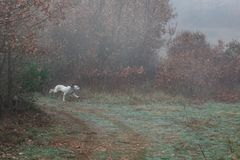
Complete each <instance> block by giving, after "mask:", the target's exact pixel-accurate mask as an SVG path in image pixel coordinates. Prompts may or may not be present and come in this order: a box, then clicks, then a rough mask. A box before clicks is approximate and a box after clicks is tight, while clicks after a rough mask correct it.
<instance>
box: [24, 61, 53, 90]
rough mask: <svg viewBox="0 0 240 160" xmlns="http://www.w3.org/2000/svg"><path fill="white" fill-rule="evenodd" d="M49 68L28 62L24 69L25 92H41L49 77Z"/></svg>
mask: <svg viewBox="0 0 240 160" xmlns="http://www.w3.org/2000/svg"><path fill="white" fill-rule="evenodd" d="M48 75H49V73H48V69H47V68H46V67H41V66H39V65H37V64H36V63H30V64H27V66H26V67H25V69H24V73H23V78H22V83H23V84H22V86H23V88H24V91H25V92H40V91H42V89H43V85H44V84H45V83H46V81H47V79H48Z"/></svg>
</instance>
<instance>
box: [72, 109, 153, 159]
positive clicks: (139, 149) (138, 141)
mask: <svg viewBox="0 0 240 160" xmlns="http://www.w3.org/2000/svg"><path fill="white" fill-rule="evenodd" d="M73 110H74V111H75V112H82V113H90V114H94V115H95V116H97V117H99V118H103V119H105V120H107V121H110V122H111V123H112V124H114V125H115V126H117V127H118V128H119V129H120V131H119V132H118V133H117V135H109V134H108V132H107V131H106V129H104V128H102V132H98V133H101V134H105V135H102V136H104V137H105V138H108V139H111V142H110V143H112V145H110V148H107V150H109V151H110V152H113V151H114V150H118V151H122V152H125V151H124V150H128V151H130V152H131V157H130V158H131V159H136V160H139V159H142V158H143V156H144V155H143V154H145V148H146V147H147V146H149V144H150V143H149V142H148V140H147V138H146V137H143V136H142V135H140V134H139V133H137V132H136V131H135V130H133V129H132V128H131V127H129V126H127V125H125V124H124V123H123V122H122V121H120V120H118V119H117V118H116V117H114V116H109V115H107V114H106V110H103V109H86V108H73ZM104 113H105V114H104ZM98 129H99V127H98ZM98 135H99V134H98ZM106 135H107V137H106ZM119 135H120V136H121V138H124V139H123V140H121V141H118V143H121V144H123V145H124V146H125V148H121V147H119V145H118V144H116V137H117V136H119ZM100 136H101V135H100ZM100 138H101V137H100Z"/></svg>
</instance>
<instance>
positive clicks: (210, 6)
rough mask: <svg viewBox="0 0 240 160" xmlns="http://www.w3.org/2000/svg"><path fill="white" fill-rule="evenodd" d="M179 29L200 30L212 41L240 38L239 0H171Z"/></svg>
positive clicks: (175, 21)
mask: <svg viewBox="0 0 240 160" xmlns="http://www.w3.org/2000/svg"><path fill="white" fill-rule="evenodd" d="M171 3H172V5H173V8H174V9H175V12H176V14H177V16H176V18H175V19H174V20H173V22H174V23H177V31H180V32H181V31H186V30H188V31H193V32H195V31H200V32H203V33H204V34H206V35H207V39H208V40H209V41H210V42H211V43H216V42H217V40H219V39H221V40H223V41H227V42H228V41H231V40H240V32H239V27H240V19H239V16H240V10H239V8H240V1H239V0H184V1H182V0H171Z"/></svg>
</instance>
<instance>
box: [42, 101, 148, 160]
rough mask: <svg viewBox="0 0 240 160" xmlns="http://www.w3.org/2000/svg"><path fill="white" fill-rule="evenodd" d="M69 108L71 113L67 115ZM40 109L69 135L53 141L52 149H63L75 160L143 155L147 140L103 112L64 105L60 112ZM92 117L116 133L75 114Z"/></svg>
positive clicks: (139, 156)
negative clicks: (113, 129) (107, 125)
mask: <svg viewBox="0 0 240 160" xmlns="http://www.w3.org/2000/svg"><path fill="white" fill-rule="evenodd" d="M69 108H71V112H70V111H69ZM42 109H43V110H44V111H45V112H47V113H48V114H49V115H54V116H55V117H56V118H57V121H58V123H60V124H61V125H63V126H64V127H65V128H66V129H67V130H68V131H69V132H68V133H67V134H66V135H65V136H60V137H55V140H54V141H53V142H52V145H53V146H54V147H66V148H68V149H70V150H71V151H73V152H74V154H75V155H76V157H77V159H86V160H89V159H91V160H92V159H96V160H101V159H121V160H127V159H136V160H139V159H142V158H143V157H144V154H145V147H146V146H147V143H146V140H145V139H144V137H142V136H141V135H140V134H138V133H137V132H135V131H134V130H132V129H131V128H130V127H128V126H126V125H125V124H124V123H122V122H121V121H119V120H118V119H116V118H115V117H114V116H106V115H104V110H97V109H82V108H81V107H74V108H73V107H71V106H69V105H64V106H62V107H61V110H58V109H57V108H55V109H53V108H51V109H49V107H47V106H45V107H42ZM78 113H79V114H91V115H94V116H96V117H97V118H99V119H102V120H104V121H107V122H109V123H111V124H113V125H114V127H115V128H116V131H109V130H108V129H107V128H104V127H102V126H98V125H97V124H94V123H93V122H90V121H86V120H82V119H81V116H76V115H77V114H78Z"/></svg>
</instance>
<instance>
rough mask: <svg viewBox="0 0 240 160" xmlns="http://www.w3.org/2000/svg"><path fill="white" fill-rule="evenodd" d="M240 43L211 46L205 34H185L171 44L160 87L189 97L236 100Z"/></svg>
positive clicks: (160, 69)
mask: <svg viewBox="0 0 240 160" xmlns="http://www.w3.org/2000/svg"><path fill="white" fill-rule="evenodd" d="M239 47H240V45H239V43H238V42H237V41H232V42H230V43H228V44H224V43H223V42H222V41H219V43H218V44H217V45H215V46H213V45H210V44H209V43H208V42H207V41H206V38H205V35H204V34H202V33H191V32H184V33H181V34H179V35H177V36H176V38H175V39H174V40H173V41H172V43H171V44H170V47H169V50H168V56H167V57H166V58H165V59H163V60H162V62H161V64H160V67H159V72H158V75H157V85H158V87H160V88H162V89H165V90H168V91H170V92H172V93H175V94H176V93H178V94H183V95H185V96H188V97H202V98H211V97H214V98H215V99H218V100H221V99H222V100H229V101H233V100H236V99H237V98H238V97H237V96H236V95H237V94H236V92H237V89H238V85H239V82H240V81H239V76H240V72H239V69H240V67H239V64H240V63H239V62H240V61H239V60H240V59H239V58H240V50H239Z"/></svg>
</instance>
